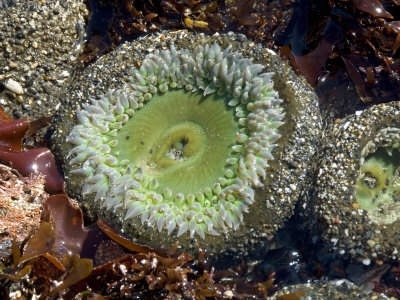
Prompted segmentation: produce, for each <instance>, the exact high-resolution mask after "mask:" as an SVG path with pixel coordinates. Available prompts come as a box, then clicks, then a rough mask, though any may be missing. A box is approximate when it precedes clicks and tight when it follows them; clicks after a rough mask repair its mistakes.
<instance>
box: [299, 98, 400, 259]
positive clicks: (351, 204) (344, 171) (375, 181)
mask: <svg viewBox="0 0 400 300" xmlns="http://www.w3.org/2000/svg"><path fill="white" fill-rule="evenodd" d="M323 145H324V147H323V153H322V154H321V159H320V161H319V162H318V163H319V169H318V171H317V174H318V176H317V180H316V188H315V193H314V194H313V195H312V196H311V199H310V200H311V201H310V202H309V203H307V205H304V207H305V210H306V211H305V212H304V213H303V215H307V216H308V225H309V228H310V229H311V232H312V234H313V235H314V236H315V237H317V236H319V235H321V238H322V240H323V241H324V242H325V243H326V244H328V245H331V249H332V250H333V251H336V252H338V253H341V254H346V255H350V256H351V257H352V258H353V259H355V260H358V261H360V262H362V263H364V264H365V265H369V264H371V262H372V261H378V260H379V261H390V260H397V259H398V257H399V253H398V247H399V245H400V236H399V235H398V232H399V231H400V218H399V216H400V201H399V200H400V199H399V195H400V194H399V192H400V176H399V167H400V163H399V159H400V152H399V145H400V106H399V103H396V102H392V103H385V104H379V105H374V106H372V107H370V108H369V109H366V110H364V111H362V112H359V113H357V114H355V115H349V116H347V117H346V118H344V119H343V120H342V121H341V122H340V123H338V124H334V125H332V126H331V127H330V128H329V129H328V130H327V134H326V137H325V139H324V144H323ZM307 210H308V211H307Z"/></svg>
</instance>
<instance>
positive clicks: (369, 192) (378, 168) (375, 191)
mask: <svg viewBox="0 0 400 300" xmlns="http://www.w3.org/2000/svg"><path fill="white" fill-rule="evenodd" d="M377 141H385V142H384V143H382V144H383V145H382V146H381V147H379V148H377V147H376V142H377ZM399 146H400V129H398V128H389V129H384V130H382V131H381V132H379V133H378V134H377V136H376V138H375V140H374V141H370V142H369V143H368V144H367V145H366V146H365V147H364V150H363V151H362V155H363V157H362V159H361V168H360V172H361V174H360V177H359V178H358V180H357V189H356V194H355V196H356V200H357V203H358V204H359V205H360V208H362V209H364V210H366V211H368V214H369V217H370V219H371V220H372V221H373V222H375V223H377V224H391V223H393V222H394V221H396V220H397V219H398V218H399V216H400V152H399V149H398V148H399Z"/></svg>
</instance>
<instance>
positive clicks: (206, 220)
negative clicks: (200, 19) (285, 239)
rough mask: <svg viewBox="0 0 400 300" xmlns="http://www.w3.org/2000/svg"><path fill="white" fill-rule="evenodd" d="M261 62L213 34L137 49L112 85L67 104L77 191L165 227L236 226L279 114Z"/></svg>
mask: <svg viewBox="0 0 400 300" xmlns="http://www.w3.org/2000/svg"><path fill="white" fill-rule="evenodd" d="M263 69H264V66H263V65H261V64H255V63H253V62H252V60H251V59H248V58H243V57H242V56H241V55H240V54H239V53H238V52H233V51H231V47H229V46H228V47H227V48H226V49H224V50H222V49H221V48H220V46H219V45H218V44H217V43H214V44H212V45H209V44H206V45H205V46H201V45H199V46H197V47H196V48H195V50H194V51H193V52H192V51H190V50H188V49H180V50H179V51H177V50H176V49H175V48H174V47H173V46H172V47H171V48H170V49H166V50H161V51H159V50H157V51H155V52H154V53H152V54H149V55H147V56H146V57H145V59H144V60H143V61H142V62H141V66H140V68H138V69H133V70H132V73H131V76H130V78H129V80H128V82H127V83H126V84H125V86H124V87H123V88H122V89H117V90H110V91H109V92H108V93H107V94H106V95H104V96H102V97H101V98H100V99H98V100H95V99H91V100H92V103H91V104H83V105H82V106H83V108H82V109H81V110H78V111H77V117H78V120H79V124H78V125H76V126H75V127H74V128H73V129H72V131H71V133H70V134H69V136H68V138H67V142H69V143H71V144H73V145H75V147H74V148H72V149H71V150H70V152H69V156H71V157H73V158H72V159H71V160H70V164H72V165H75V166H76V168H75V169H74V170H73V171H71V173H72V174H79V175H82V176H83V177H84V182H85V184H84V185H83V188H82V194H83V195H88V194H95V201H99V200H102V201H103V202H102V203H103V206H104V207H105V208H107V209H113V208H116V207H121V206H122V207H123V208H125V209H126V214H125V217H124V219H125V220H128V219H130V218H140V220H141V223H142V224H147V225H149V226H153V227H156V228H157V229H158V230H159V231H162V230H163V229H164V230H166V232H167V234H168V235H169V234H173V232H175V234H176V235H177V236H180V235H182V234H184V233H185V232H189V233H190V237H193V236H194V235H195V233H196V234H197V235H198V236H200V237H202V238H205V235H206V234H208V235H220V234H221V233H222V232H224V231H226V230H227V229H228V228H233V229H234V230H236V229H237V228H238V227H239V225H240V223H241V222H243V214H244V213H247V212H248V207H249V205H252V204H253V202H254V201H255V198H254V189H255V188H261V187H263V186H264V184H263V182H264V180H265V178H266V176H267V173H266V169H267V167H268V162H269V161H270V160H272V159H273V155H272V151H273V150H274V148H275V147H276V142H277V140H278V138H279V137H280V134H279V132H278V127H279V126H281V125H282V124H283V118H284V113H283V109H282V107H281V105H280V104H281V102H282V100H281V99H279V98H278V93H277V92H276V91H275V90H274V89H273V82H272V80H271V77H272V76H273V73H271V72H263Z"/></svg>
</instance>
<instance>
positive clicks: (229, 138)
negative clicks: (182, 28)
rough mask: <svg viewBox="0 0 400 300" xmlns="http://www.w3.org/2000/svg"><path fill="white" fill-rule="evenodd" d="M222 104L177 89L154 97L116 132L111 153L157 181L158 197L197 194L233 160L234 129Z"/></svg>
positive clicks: (229, 112)
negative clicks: (165, 192)
mask: <svg viewBox="0 0 400 300" xmlns="http://www.w3.org/2000/svg"><path fill="white" fill-rule="evenodd" d="M226 102H227V100H226V99H225V96H218V95H215V94H212V95H209V96H203V95H202V94H200V93H189V92H186V91H184V90H181V89H179V90H171V91H168V92H167V93H165V94H156V95H154V96H153V97H152V99H151V100H150V101H149V102H148V103H146V105H144V106H143V108H141V109H140V110H137V111H136V113H135V114H134V115H133V116H132V117H131V118H130V119H129V120H128V122H127V123H126V124H124V126H123V127H122V128H121V129H120V130H119V133H118V136H117V137H116V139H117V140H118V147H116V148H114V149H113V151H114V153H115V152H116V151H118V152H119V154H118V158H119V161H122V160H124V159H125V160H129V162H130V163H131V164H133V165H134V166H137V167H141V168H142V169H143V171H144V174H145V175H147V176H149V178H155V179H157V181H158V187H157V189H156V191H157V192H160V193H162V191H163V190H164V189H165V188H169V189H170V190H171V191H172V192H173V193H174V194H177V193H183V194H186V195H187V194H195V193H197V192H201V191H203V190H204V188H206V187H209V186H212V185H213V184H214V183H215V182H217V181H218V178H221V177H224V176H225V170H226V160H227V159H228V158H230V157H232V156H233V155H235V154H232V146H233V145H235V143H236V138H235V137H236V133H237V132H238V131H239V126H238V123H237V120H236V119H235V116H234V111H233V109H232V108H230V107H229V106H227V105H226ZM126 137H129V138H126ZM117 148H118V149H117Z"/></svg>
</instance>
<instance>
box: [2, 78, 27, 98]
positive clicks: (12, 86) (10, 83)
mask: <svg viewBox="0 0 400 300" xmlns="http://www.w3.org/2000/svg"><path fill="white" fill-rule="evenodd" d="M4 87H5V88H6V89H7V90H9V91H11V92H13V93H15V94H17V95H22V94H23V93H24V90H23V89H22V86H21V85H20V84H19V83H18V82H17V81H15V80H13V79H11V78H10V79H8V80H7V82H6V84H5V85H4Z"/></svg>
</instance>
